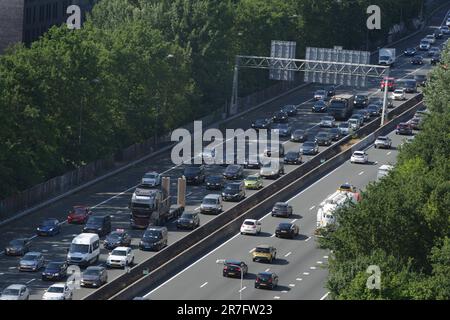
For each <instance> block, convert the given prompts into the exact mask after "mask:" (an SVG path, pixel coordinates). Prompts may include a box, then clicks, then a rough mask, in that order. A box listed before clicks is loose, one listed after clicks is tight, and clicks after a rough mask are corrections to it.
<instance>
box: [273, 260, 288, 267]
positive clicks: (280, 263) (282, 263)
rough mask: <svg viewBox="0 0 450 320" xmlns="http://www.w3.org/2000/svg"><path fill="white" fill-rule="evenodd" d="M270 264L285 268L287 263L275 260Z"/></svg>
mask: <svg viewBox="0 0 450 320" xmlns="http://www.w3.org/2000/svg"><path fill="white" fill-rule="evenodd" d="M271 264H274V265H276V266H285V265H287V264H289V261H287V260H286V259H280V258H276V259H275V260H273V261H272V263H271Z"/></svg>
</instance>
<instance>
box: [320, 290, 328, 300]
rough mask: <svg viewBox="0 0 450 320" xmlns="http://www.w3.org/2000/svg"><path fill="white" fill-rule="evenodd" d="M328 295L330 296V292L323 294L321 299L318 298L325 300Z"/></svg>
mask: <svg viewBox="0 0 450 320" xmlns="http://www.w3.org/2000/svg"><path fill="white" fill-rule="evenodd" d="M329 294H330V292H329V291H328V292H327V293H325V294H324V295H323V296H322V298H320V300H325V299H326V298H327V297H328V295H329Z"/></svg>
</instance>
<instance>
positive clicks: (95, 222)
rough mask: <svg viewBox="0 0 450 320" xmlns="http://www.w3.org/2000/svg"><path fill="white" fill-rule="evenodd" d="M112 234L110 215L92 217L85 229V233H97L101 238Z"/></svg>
mask: <svg viewBox="0 0 450 320" xmlns="http://www.w3.org/2000/svg"><path fill="white" fill-rule="evenodd" d="M110 232H111V216H110V215H108V214H97V215H93V216H90V217H89V219H88V221H87V222H86V224H85V225H84V227H83V233H96V234H98V236H99V237H103V236H106V235H107V234H108V233H110Z"/></svg>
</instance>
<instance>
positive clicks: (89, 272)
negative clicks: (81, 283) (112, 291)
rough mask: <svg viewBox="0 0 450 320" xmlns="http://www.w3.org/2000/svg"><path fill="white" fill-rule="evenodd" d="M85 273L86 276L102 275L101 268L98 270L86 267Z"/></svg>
mask: <svg viewBox="0 0 450 320" xmlns="http://www.w3.org/2000/svg"><path fill="white" fill-rule="evenodd" d="M83 275H85V276H98V275H100V270H98V269H89V268H88V269H86V270H85V271H84V272H83Z"/></svg>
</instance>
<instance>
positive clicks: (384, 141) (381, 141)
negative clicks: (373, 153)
mask: <svg viewBox="0 0 450 320" xmlns="http://www.w3.org/2000/svg"><path fill="white" fill-rule="evenodd" d="M391 146H392V140H391V138H389V137H386V136H380V137H378V138H377V139H376V140H375V148H376V149H377V148H386V149H390V148H391Z"/></svg>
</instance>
